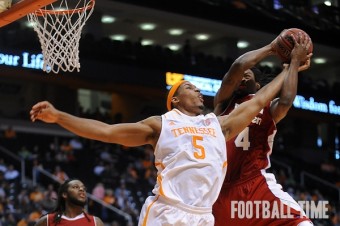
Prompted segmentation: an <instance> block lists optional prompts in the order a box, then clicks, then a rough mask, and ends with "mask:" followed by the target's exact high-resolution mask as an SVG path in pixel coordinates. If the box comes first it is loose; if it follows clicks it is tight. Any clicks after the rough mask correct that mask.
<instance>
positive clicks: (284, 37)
mask: <svg viewBox="0 0 340 226" xmlns="http://www.w3.org/2000/svg"><path fill="white" fill-rule="evenodd" d="M299 32H301V33H302V34H303V35H306V36H307V37H309V38H310V36H309V35H308V34H307V33H306V32H305V31H303V30H301V29H298V28H289V29H286V30H284V31H282V32H281V34H280V35H279V36H278V37H277V38H276V40H275V42H274V49H275V51H276V53H277V56H278V57H279V58H280V60H281V61H282V63H289V62H290V53H291V51H292V50H293V48H294V40H293V39H292V37H291V35H294V37H295V39H296V40H297V41H299ZM311 52H313V44H311V46H310V48H309V50H308V54H309V53H311Z"/></svg>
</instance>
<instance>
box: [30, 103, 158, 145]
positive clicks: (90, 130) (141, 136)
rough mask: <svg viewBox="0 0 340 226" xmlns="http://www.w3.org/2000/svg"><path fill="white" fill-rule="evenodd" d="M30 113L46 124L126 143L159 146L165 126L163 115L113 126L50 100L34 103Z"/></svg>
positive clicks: (97, 137)
mask: <svg viewBox="0 0 340 226" xmlns="http://www.w3.org/2000/svg"><path fill="white" fill-rule="evenodd" d="M30 115H31V120H32V121H33V122H34V121H35V120H37V119H38V120H41V121H44V122H46V123H57V124H59V125H60V126H62V127H63V128H65V129H67V130H68V131H70V132H72V133H74V134H76V135H78V136H81V137H84V138H88V139H93V140H98V141H102V142H108V143H116V144H122V145H125V146H140V145H144V144H151V145H155V144H156V140H157V138H158V134H159V131H160V128H161V117H160V116H153V117H150V118H147V119H145V120H142V121H140V122H136V123H120V124H114V125H109V124H106V123H103V122H100V121H97V120H93V119H86V118H80V117H76V116H73V115H71V114H68V113H66V112H62V111H59V110H57V109H56V108H54V106H53V105H52V104H50V103H49V102H47V101H43V102H39V103H37V104H36V105H34V106H33V107H32V110H31V111H30Z"/></svg>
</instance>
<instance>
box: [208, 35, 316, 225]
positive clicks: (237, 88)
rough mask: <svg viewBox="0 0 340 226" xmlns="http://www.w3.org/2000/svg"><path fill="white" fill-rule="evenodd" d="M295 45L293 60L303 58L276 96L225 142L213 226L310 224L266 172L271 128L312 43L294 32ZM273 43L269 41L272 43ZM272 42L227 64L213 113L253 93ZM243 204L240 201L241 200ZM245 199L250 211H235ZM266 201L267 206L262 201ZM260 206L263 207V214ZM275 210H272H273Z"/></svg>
mask: <svg viewBox="0 0 340 226" xmlns="http://www.w3.org/2000/svg"><path fill="white" fill-rule="evenodd" d="M293 39H294V42H295V47H294V49H293V50H292V53H291V56H292V61H298V62H306V64H304V65H302V66H300V68H299V69H298V70H296V71H294V72H293V73H292V74H290V75H289V76H287V77H286V79H285V81H284V84H283V86H282V89H281V93H280V96H279V98H276V99H274V100H273V101H272V102H271V103H270V104H269V105H268V106H266V107H265V108H264V109H262V110H261V111H260V112H259V114H258V115H257V116H256V117H255V118H254V119H253V121H252V122H251V123H250V124H249V126H248V127H246V128H245V129H244V130H243V131H242V132H241V133H239V134H238V135H237V136H235V137H234V138H232V139H230V140H229V141H227V159H228V168H227V174H226V178H225V181H224V184H223V187H222V189H221V192H220V195H219V197H218V199H217V201H216V202H215V204H214V206H213V214H214V216H215V225H216V226H230V225H237V226H248V225H252V226H277V225H285V226H287V225H288V226H297V225H299V226H307V225H308V226H310V225H313V224H312V223H311V221H310V220H309V219H308V218H307V217H306V216H305V214H304V212H303V210H301V208H300V206H299V205H298V203H297V202H296V201H295V200H293V198H292V197H291V196H289V194H288V193H286V192H283V191H282V186H281V185H279V184H277V183H276V180H275V177H274V175H273V174H270V173H266V169H268V168H269V167H270V159H269V156H270V154H271V152H272V145H273V140H274V136H275V133H276V123H278V122H279V121H280V120H281V119H282V118H284V117H285V116H286V114H287V112H288V110H289V109H290V107H291V105H292V103H293V101H294V98H295V95H296V92H297V84H298V71H301V70H305V69H307V68H308V67H309V64H310V58H311V56H312V54H309V55H308V56H307V59H301V57H302V56H303V55H302V52H305V51H306V50H307V49H308V48H309V46H310V45H311V40H310V38H308V37H306V36H303V35H302V34H299V43H300V44H301V45H296V42H297V40H296V39H295V38H294V37H293ZM272 43H273V42H272ZM272 43H271V44H269V45H266V46H264V47H262V48H260V49H257V50H254V51H250V52H247V53H245V54H243V55H242V56H240V57H239V58H238V59H236V60H235V62H234V63H233V64H232V66H231V68H230V69H229V71H228V72H227V73H226V75H225V76H224V78H223V80H222V84H221V88H220V89H219V91H218V92H217V94H216V96H215V99H214V105H215V109H214V111H215V114H216V115H226V114H229V113H230V112H231V111H232V110H234V109H235V108H236V107H237V106H238V105H239V104H241V103H242V102H245V101H248V100H250V99H251V98H253V96H254V93H256V91H257V90H259V89H260V88H261V85H260V79H261V76H262V73H261V72H260V71H259V70H258V69H257V68H255V67H254V66H255V65H256V64H257V63H259V62H260V61H261V60H262V59H264V58H265V57H267V56H269V55H272V54H274V49H273V48H272ZM240 204H244V205H240ZM246 204H249V205H248V208H244V210H248V211H251V212H250V213H249V214H248V215H247V216H246V215H244V213H242V212H240V211H241V210H242V208H241V207H244V206H245V205H246ZM264 204H267V205H268V204H269V205H268V206H263V205H264ZM265 208H267V210H269V211H267V212H266V213H264V212H265V210H264V209H265ZM276 210H278V211H279V212H278V213H279V214H277V212H275V213H273V211H276Z"/></svg>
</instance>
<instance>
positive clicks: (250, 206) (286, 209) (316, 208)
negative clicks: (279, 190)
mask: <svg viewBox="0 0 340 226" xmlns="http://www.w3.org/2000/svg"><path fill="white" fill-rule="evenodd" d="M230 204H231V218H238V219H251V218H261V219H269V218H271V219H289V218H297V217H301V218H302V217H308V218H310V219H328V218H329V215H328V213H329V212H328V204H329V202H328V201H317V202H315V201H297V204H298V205H296V204H295V205H294V204H290V203H282V202H279V201H278V202H275V201H274V202H269V201H266V200H255V201H231V203H230ZM293 212H294V213H293ZM297 213H298V214H297Z"/></svg>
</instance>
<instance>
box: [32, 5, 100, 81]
mask: <svg viewBox="0 0 340 226" xmlns="http://www.w3.org/2000/svg"><path fill="white" fill-rule="evenodd" d="M70 2H75V0H70ZM56 3H57V4H56ZM92 3H94V2H92ZM92 3H91V0H79V2H78V3H77V5H75V6H72V9H71V10H70V8H69V7H71V6H69V5H68V4H70V3H68V2H67V0H60V1H57V2H55V3H53V4H54V5H53V4H51V5H49V6H46V7H44V8H42V9H39V10H37V11H35V12H34V13H30V14H28V15H27V18H28V21H29V22H30V23H31V24H32V26H33V28H34V30H35V31H36V32H37V34H38V37H39V41H40V44H41V49H42V54H43V60H44V64H43V70H44V71H45V72H48V73H49V72H51V71H52V72H54V73H56V74H57V73H58V72H59V70H62V71H65V72H67V71H68V72H72V71H74V70H75V69H77V71H78V72H79V70H80V63H79V40H80V37H81V31H82V29H83V27H84V25H85V22H86V21H87V19H88V18H89V17H90V15H91V14H92V12H93V9H94V7H92V8H89V9H88V5H89V4H92ZM79 8H84V9H85V10H77V9H79ZM46 10H47V11H46ZM58 10H59V11H60V12H61V10H64V11H65V10H68V11H69V12H68V13H66V12H63V13H57V14H53V13H42V12H43V11H45V12H52V11H58Z"/></svg>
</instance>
